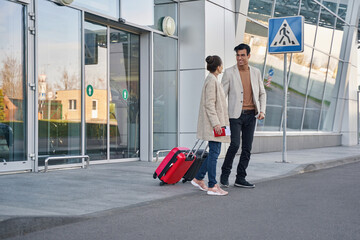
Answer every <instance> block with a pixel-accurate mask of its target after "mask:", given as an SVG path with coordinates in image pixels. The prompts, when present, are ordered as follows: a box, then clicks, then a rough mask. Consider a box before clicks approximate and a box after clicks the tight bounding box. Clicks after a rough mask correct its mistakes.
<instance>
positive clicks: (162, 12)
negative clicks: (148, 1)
mask: <svg viewBox="0 0 360 240" xmlns="http://www.w3.org/2000/svg"><path fill="white" fill-rule="evenodd" d="M168 2H172V1H168ZM177 6H178V5H177V3H174V2H172V3H166V4H164V3H162V4H160V3H158V1H155V18H154V25H153V26H152V27H153V28H154V29H157V30H160V31H162V20H163V19H164V17H166V16H170V17H172V18H173V19H174V21H175V24H176V30H175V33H174V35H175V36H176V35H177Z"/></svg>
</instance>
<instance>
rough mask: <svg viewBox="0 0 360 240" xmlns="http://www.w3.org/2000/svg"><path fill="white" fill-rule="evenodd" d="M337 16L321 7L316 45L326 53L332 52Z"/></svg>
mask: <svg viewBox="0 0 360 240" xmlns="http://www.w3.org/2000/svg"><path fill="white" fill-rule="evenodd" d="M334 24H335V17H334V16H333V15H332V14H330V13H329V11H327V10H326V9H325V8H322V9H321V15H320V21H319V26H318V28H317V33H316V42H315V47H316V48H317V49H319V50H321V51H323V52H325V53H330V47H331V43H332V41H331V40H332V37H333V33H334Z"/></svg>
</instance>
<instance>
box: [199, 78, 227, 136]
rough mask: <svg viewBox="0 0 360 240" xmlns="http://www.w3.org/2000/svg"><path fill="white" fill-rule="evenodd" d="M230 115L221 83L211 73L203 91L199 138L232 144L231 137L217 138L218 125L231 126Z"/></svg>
mask: <svg viewBox="0 0 360 240" xmlns="http://www.w3.org/2000/svg"><path fill="white" fill-rule="evenodd" d="M229 124H230V123H229V114H228V110H227V104H226V99H225V94H224V90H223V88H222V86H221V83H220V82H219V81H218V80H217V78H216V77H215V75H214V74H212V73H209V75H208V76H207V77H206V79H205V83H204V86H203V89H202V94H201V101H200V109H199V118H198V127H197V138H198V139H202V140H206V141H215V142H230V136H223V137H215V136H214V127H215V126H216V125H220V126H229Z"/></svg>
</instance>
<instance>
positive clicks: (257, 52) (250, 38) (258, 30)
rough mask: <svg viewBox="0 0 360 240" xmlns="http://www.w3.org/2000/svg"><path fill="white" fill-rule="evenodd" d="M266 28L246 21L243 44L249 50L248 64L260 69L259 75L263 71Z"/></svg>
mask: <svg viewBox="0 0 360 240" xmlns="http://www.w3.org/2000/svg"><path fill="white" fill-rule="evenodd" d="M267 32H268V30H267V28H265V27H263V26H261V25H259V24H257V23H255V22H253V21H250V20H248V21H247V22H246V28H245V35H244V43H246V44H248V45H249V46H250V48H251V52H250V54H251V57H250V59H249V64H250V65H252V66H254V67H257V68H259V69H260V71H261V73H262V72H263V69H264V61H265V54H266V44H267Z"/></svg>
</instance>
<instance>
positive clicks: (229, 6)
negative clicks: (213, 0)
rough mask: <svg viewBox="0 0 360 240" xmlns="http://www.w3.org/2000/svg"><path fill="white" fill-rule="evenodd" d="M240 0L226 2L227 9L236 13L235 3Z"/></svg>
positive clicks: (227, 0) (226, 0)
mask: <svg viewBox="0 0 360 240" xmlns="http://www.w3.org/2000/svg"><path fill="white" fill-rule="evenodd" d="M236 1H238V0H225V8H226V9H229V10H230V11H233V12H235V9H236V4H235V2H236Z"/></svg>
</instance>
